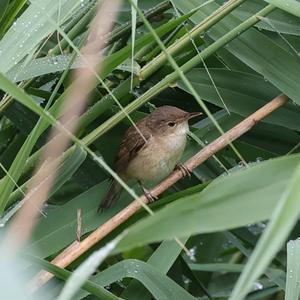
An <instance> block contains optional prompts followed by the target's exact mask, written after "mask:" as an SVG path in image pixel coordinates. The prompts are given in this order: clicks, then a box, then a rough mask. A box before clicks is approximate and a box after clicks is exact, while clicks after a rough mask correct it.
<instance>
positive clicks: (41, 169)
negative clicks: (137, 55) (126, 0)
mask: <svg viewBox="0 0 300 300" xmlns="http://www.w3.org/2000/svg"><path fill="white" fill-rule="evenodd" d="M119 4H120V1H118V0H114V1H110V0H105V1H103V3H102V5H101V7H99V10H98V12H97V14H96V16H95V18H94V19H93V21H92V23H91V30H90V34H89V37H88V41H87V44H86V45H85V47H84V48H83V49H82V51H81V54H82V56H81V60H82V64H81V65H82V66H83V67H82V68H80V69H77V70H75V71H74V73H73V74H74V81H76V84H74V85H73V86H72V87H73V88H72V89H71V90H70V93H69V95H68V96H67V100H66V103H65V105H64V107H63V111H62V117H61V119H60V123H61V124H62V125H63V126H64V127H65V129H67V130H68V131H69V132H71V133H72V132H74V130H75V128H76V124H77V122H76V121H77V119H78V116H79V115H80V114H81V113H82V111H83V110H84V108H85V105H86V103H87V101H88V96H89V91H90V90H91V89H92V88H93V87H94V86H95V84H96V82H97V81H96V78H95V75H94V74H95V72H98V67H97V66H99V62H100V61H101V60H102V57H101V55H100V54H99V52H100V51H101V49H103V48H104V46H105V39H104V36H105V35H106V34H107V33H108V32H109V31H110V29H111V26H112V24H113V22H114V20H115V17H116V13H117V11H118V7H119ZM96 68H97V69H96ZM54 137H55V138H54ZM68 144H69V136H67V135H65V134H59V131H58V129H56V128H54V129H53V130H52V131H51V134H50V142H49V143H48V145H47V147H46V149H45V152H44V153H43V155H42V157H41V160H40V163H39V164H38V166H37V168H36V170H37V171H36V173H35V176H34V177H33V180H32V182H31V184H30V186H29V189H28V192H27V195H26V196H25V199H26V198H27V199H30V202H29V201H26V202H25V204H24V205H23V207H22V208H21V209H20V211H19V213H18V214H17V215H16V217H15V219H14V222H13V223H12V224H11V226H10V227H9V228H8V232H7V235H6V240H5V245H6V246H7V247H10V249H15V250H17V249H19V248H20V247H21V246H22V244H24V243H25V242H26V241H27V240H28V238H29V236H30V234H31V231H32V229H33V226H34V224H35V223H36V221H37V216H38V211H37V210H36V209H33V208H32V203H34V204H35V206H36V207H38V208H40V209H41V208H42V206H43V203H44V202H45V201H46V200H47V197H48V194H49V191H50V189H51V186H52V184H53V180H54V178H55V176H56V173H57V169H58V167H59V164H60V159H57V158H58V157H60V156H61V154H62V153H63V151H64V150H65V149H66V148H67V146H68Z"/></svg>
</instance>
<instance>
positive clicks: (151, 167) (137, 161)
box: [126, 122, 188, 182]
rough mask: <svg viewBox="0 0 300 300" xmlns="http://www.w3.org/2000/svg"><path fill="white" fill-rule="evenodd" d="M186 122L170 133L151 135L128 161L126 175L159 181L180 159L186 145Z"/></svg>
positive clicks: (144, 180) (145, 180)
mask: <svg viewBox="0 0 300 300" xmlns="http://www.w3.org/2000/svg"><path fill="white" fill-rule="evenodd" d="M187 132H188V123H187V122H185V123H182V124H179V125H178V126H177V128H176V130H175V131H174V133H172V134H171V135H162V136H155V137H153V136H152V137H151V138H150V139H149V140H148V142H147V143H146V144H145V146H144V147H143V148H142V149H141V150H140V151H139V153H138V154H137V155H136V157H135V158H134V159H133V160H132V161H131V162H130V163H129V165H128V167H127V170H126V175H127V176H128V177H129V178H134V179H137V180H140V181H142V182H147V181H152V182H153V181H157V182H158V181H160V180H162V179H163V178H165V177H166V176H168V175H169V174H170V173H171V172H172V171H173V170H174V168H175V166H176V164H177V163H178V162H179V161H180V159H181V156H182V154H183V151H184V148H185V145H186V134H187Z"/></svg>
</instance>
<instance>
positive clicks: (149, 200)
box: [138, 180, 158, 203]
mask: <svg viewBox="0 0 300 300" xmlns="http://www.w3.org/2000/svg"><path fill="white" fill-rule="evenodd" d="M138 183H139V185H140V187H141V189H142V191H143V192H144V195H145V197H146V198H147V200H148V202H149V203H152V202H154V201H155V200H157V199H158V197H156V196H154V195H152V194H151V193H150V191H148V190H147V189H146V188H144V187H143V185H142V183H141V181H140V180H138Z"/></svg>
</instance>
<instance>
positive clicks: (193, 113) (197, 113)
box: [187, 112, 202, 120]
mask: <svg viewBox="0 0 300 300" xmlns="http://www.w3.org/2000/svg"><path fill="white" fill-rule="evenodd" d="M201 115H202V112H192V113H188V115H187V120H189V119H192V118H195V117H198V116H201Z"/></svg>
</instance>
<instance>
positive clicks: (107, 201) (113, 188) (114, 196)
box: [97, 179, 122, 212]
mask: <svg viewBox="0 0 300 300" xmlns="http://www.w3.org/2000/svg"><path fill="white" fill-rule="evenodd" d="M121 192H122V186H121V185H120V184H119V183H118V182H117V181H116V180H114V179H112V180H111V183H110V187H109V190H108V192H107V194H106V195H105V197H104V198H103V199H102V201H101V203H100V205H99V207H98V210H97V211H98V212H102V211H103V210H105V209H107V208H109V207H111V206H112V205H113V204H114V203H115V202H116V201H117V200H118V199H119V197H120V195H121Z"/></svg>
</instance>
